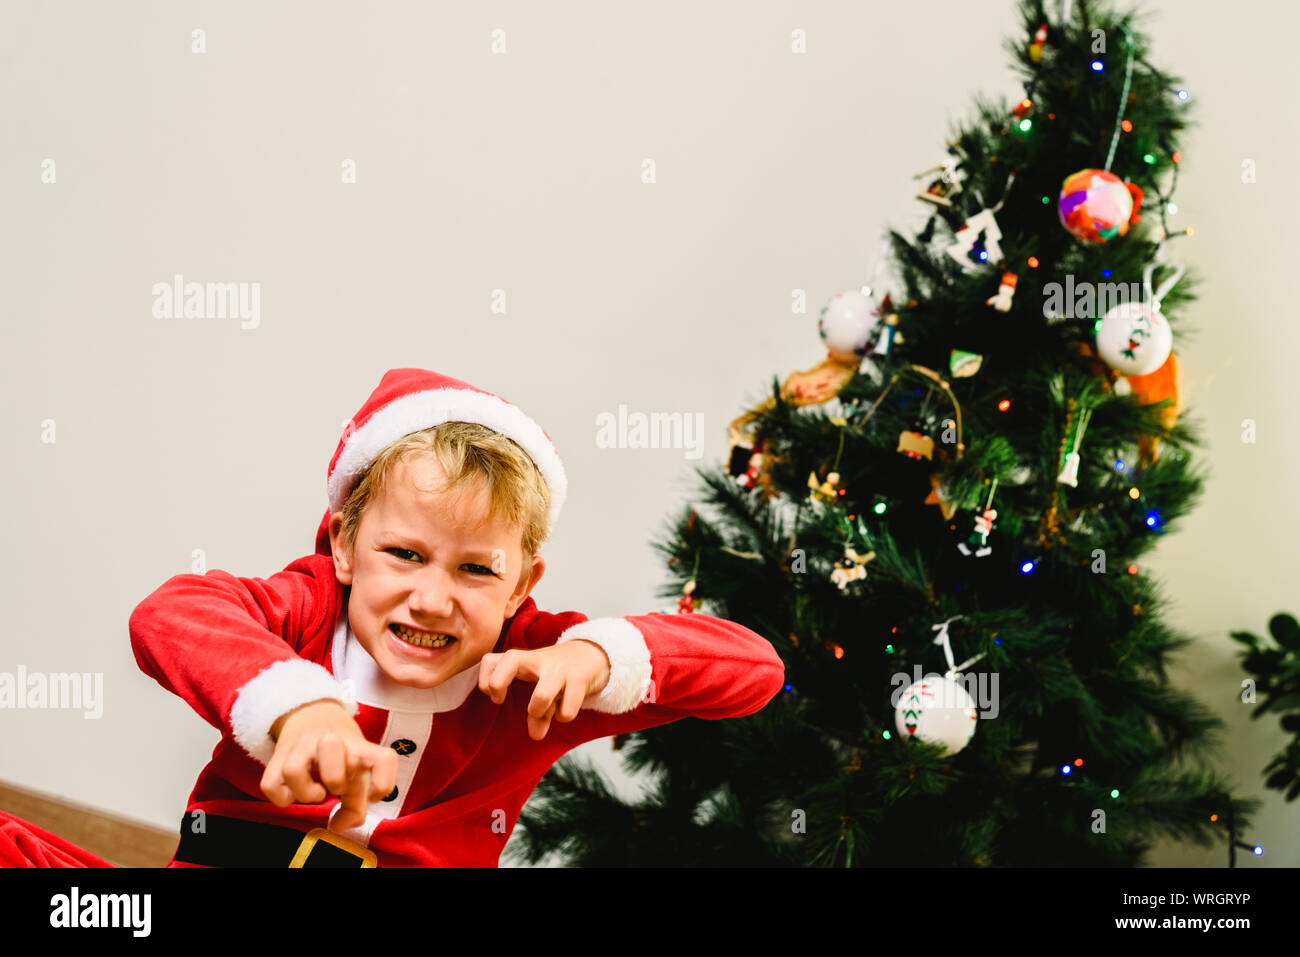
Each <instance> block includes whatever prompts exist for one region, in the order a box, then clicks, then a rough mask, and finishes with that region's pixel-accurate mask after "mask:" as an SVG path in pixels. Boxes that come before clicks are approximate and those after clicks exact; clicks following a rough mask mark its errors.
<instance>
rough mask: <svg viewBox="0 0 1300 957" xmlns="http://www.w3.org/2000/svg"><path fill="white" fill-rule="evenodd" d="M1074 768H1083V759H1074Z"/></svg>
mask: <svg viewBox="0 0 1300 957" xmlns="http://www.w3.org/2000/svg"><path fill="white" fill-rule="evenodd" d="M1074 766H1075V767H1076V768H1081V767H1083V758H1075V759H1074Z"/></svg>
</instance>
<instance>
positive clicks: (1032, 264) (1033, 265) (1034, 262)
mask: <svg viewBox="0 0 1300 957" xmlns="http://www.w3.org/2000/svg"><path fill="white" fill-rule="evenodd" d="M1029 268H1030V269H1037V268H1038V257H1037V256H1030V257H1029Z"/></svg>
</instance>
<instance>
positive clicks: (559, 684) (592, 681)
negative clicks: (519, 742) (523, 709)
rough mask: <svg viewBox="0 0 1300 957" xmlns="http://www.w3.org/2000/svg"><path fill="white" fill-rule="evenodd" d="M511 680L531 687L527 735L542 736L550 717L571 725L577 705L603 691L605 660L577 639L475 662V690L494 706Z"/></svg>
mask: <svg viewBox="0 0 1300 957" xmlns="http://www.w3.org/2000/svg"><path fill="white" fill-rule="evenodd" d="M515 678H522V679H524V680H525V681H535V682H537V687H536V688H535V689H534V690H533V697H532V700H530V701H529V702H528V736H529V737H530V738H532V739H533V740H534V741H540V740H542V738H544V737H546V732H547V731H549V730H550V727H551V718H552V717H554V718H555V720H556V721H566V722H567V721H572V720H573V719H574V718H576V717H577V716H578V711H579V709H580V708H581V707H582V700H583V699H584V698H585V697H587V695H589V694H598V693H599V692H601V691H603V690H604V688H605V685H606V684H607V683H608V682H609V658H608V656H606V654H605V652H604V650H603V649H602V648H601V647H600V645H598V644H596V643H595V642H592V641H586V640H585V639H582V638H575V639H574V640H573V641H566V642H564V643H563V644H559V645H551V646H550V647H549V648H538V649H537V650H535V651H523V650H520V649H513V648H512V649H511V650H510V651H506V652H503V653H501V654H486V655H484V656H483V659H482V661H481V662H480V663H479V671H478V687H479V690H480V691H482V692H483V693H484V694H486V695H487V696H488V697H490V698H491V699H492V700H493V701H494V702H495V703H496V704H500V703H501V702H503V701H505V700H506V689H507V688H508V687H509V686H510V682H511V681H513V680H514V679H515Z"/></svg>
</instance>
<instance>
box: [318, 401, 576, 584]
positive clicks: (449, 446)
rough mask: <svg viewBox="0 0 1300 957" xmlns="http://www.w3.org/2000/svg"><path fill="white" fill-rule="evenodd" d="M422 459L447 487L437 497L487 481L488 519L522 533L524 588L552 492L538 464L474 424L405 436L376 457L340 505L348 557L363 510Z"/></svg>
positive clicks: (446, 425) (511, 443)
mask: <svg viewBox="0 0 1300 957" xmlns="http://www.w3.org/2000/svg"><path fill="white" fill-rule="evenodd" d="M422 455H428V456H432V457H433V458H434V459H435V460H436V461H437V462H438V464H439V466H441V467H442V471H443V474H444V475H445V476H446V480H447V481H446V484H445V485H444V486H443V487H442V489H441V491H445V492H456V491H458V490H462V489H465V488H466V487H469V486H473V485H475V484H476V483H477V481H478V480H479V479H480V478H481V479H485V480H486V481H487V487H488V500H489V505H488V514H489V516H490V517H491V518H494V519H496V518H503V519H505V521H506V522H507V523H509V524H511V525H515V526H517V527H522V529H523V536H522V545H523V567H522V568H521V569H520V577H519V581H520V582H521V583H522V582H523V581H524V580H525V578H526V577H527V576H528V574H529V573H530V572H531V570H532V563H533V556H534V555H536V554H537V552H538V551H539V550H540V549H541V547H542V544H543V543H544V542H545V541H546V537H547V513H548V511H549V509H550V505H551V495H550V491H549V489H548V488H547V487H546V481H545V480H544V479H543V478H542V474H541V472H540V471H538V468H537V464H536V463H535V462H534V461H533V460H532V458H531V457H530V456H529V455H528V453H527V452H525V451H524V450H523V448H522V447H521V446H520V445H519V444H518V443H516V442H515V441H514V440H513V439H509V438H507V437H506V436H504V435H502V434H501V433H500V432H495V431H493V430H492V429H489V428H488V427H487V426H484V425H479V424H478V423H477V422H444V423H443V424H442V425H435V426H433V427H432V428H428V429H424V430H423V431H420V432H412V433H410V434H409V435H405V436H403V437H402V438H400V439H398V440H397V441H396V442H393V443H392V444H391V445H389V446H388V447H386V448H385V449H384V450H383V451H382V452H380V453H379V455H377V456H376V457H375V460H374V462H372V463H371V464H370V467H369V469H367V471H366V473H365V474H364V475H363V476H362V477H361V481H360V482H358V483H357V487H356V488H354V489H353V490H352V492H351V493H350V494H349V495H348V497H347V500H346V501H345V502H344V503H343V509H342V513H343V525H342V529H341V532H340V537H341V538H342V540H343V544H344V545H345V546H346V548H347V549H348V550H349V551H351V550H352V548H353V546H354V545H355V544H356V540H357V531H358V530H359V529H360V528H361V516H362V515H363V514H364V513H365V510H366V506H367V505H369V504H370V503H371V502H372V501H373V500H374V499H375V498H376V497H377V496H378V495H379V493H380V492H381V491H382V490H383V489H384V487H385V485H386V484H387V482H388V480H389V478H390V477H391V475H392V473H393V471H394V470H395V469H396V468H397V466H398V465H399V464H401V463H403V462H408V461H410V460H412V459H414V458H417V457H419V456H422Z"/></svg>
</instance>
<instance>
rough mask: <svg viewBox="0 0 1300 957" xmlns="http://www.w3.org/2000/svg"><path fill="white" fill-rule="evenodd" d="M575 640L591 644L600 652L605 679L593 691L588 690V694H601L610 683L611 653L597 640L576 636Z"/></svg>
mask: <svg viewBox="0 0 1300 957" xmlns="http://www.w3.org/2000/svg"><path fill="white" fill-rule="evenodd" d="M573 640H574V641H580V642H582V643H583V644H584V645H590V646H591V647H592V648H595V649H596V651H597V653H598V654H599V656H600V661H601V664H602V665H603V666H604V671H603V672H602V673H603V675H604V679H603V680H602V681H601V682H600V686H599V687H597V688H593V689H592V690H591V691H589V692H588V694H600V693H601V692H602V691H604V690H605V687H606V685H608V684H609V676H610V673H611V671H612V669H613V665H612V664H611V662H610V660H609V653H608V652H607V651H605V649H604V648H602V647H601V646H600V645H599V644H598V643H597V642H594V641H592V640H591V639H589V638H574V639H573Z"/></svg>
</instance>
